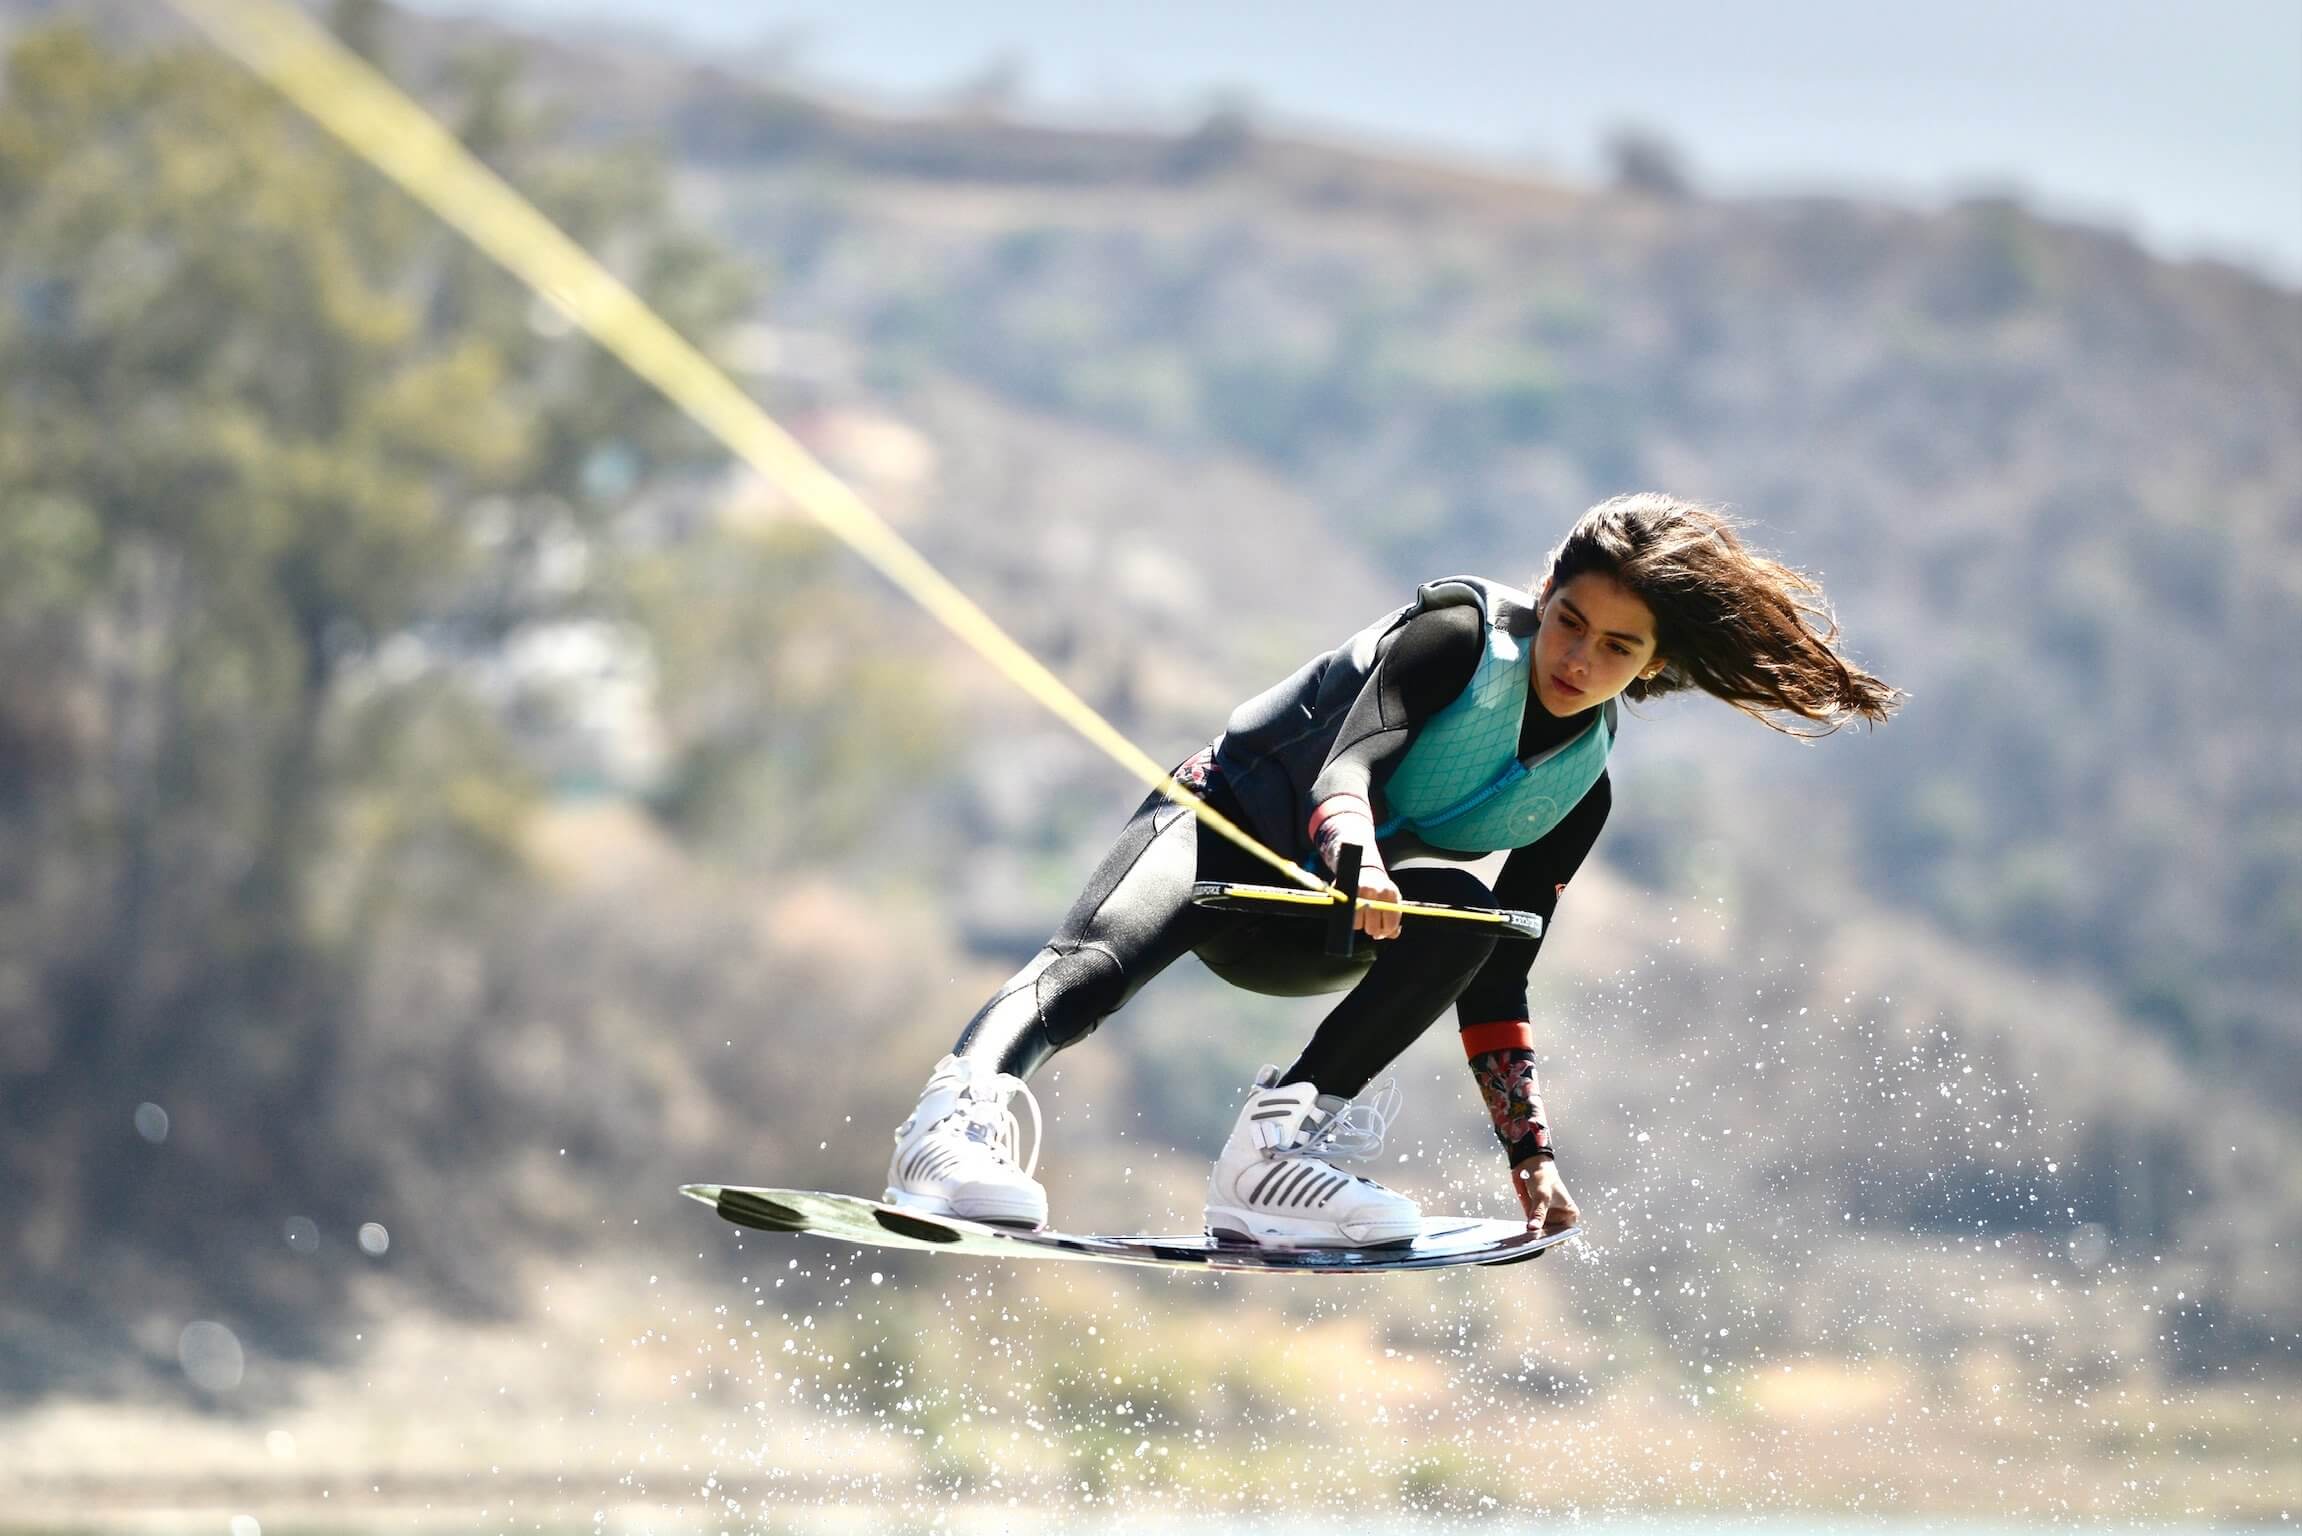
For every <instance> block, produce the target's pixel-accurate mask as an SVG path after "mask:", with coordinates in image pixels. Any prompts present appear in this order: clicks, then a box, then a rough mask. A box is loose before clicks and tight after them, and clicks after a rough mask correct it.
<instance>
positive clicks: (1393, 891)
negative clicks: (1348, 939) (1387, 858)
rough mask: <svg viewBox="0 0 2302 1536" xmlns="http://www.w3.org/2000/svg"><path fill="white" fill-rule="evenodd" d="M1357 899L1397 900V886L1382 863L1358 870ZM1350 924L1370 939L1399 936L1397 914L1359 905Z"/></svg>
mask: <svg viewBox="0 0 2302 1536" xmlns="http://www.w3.org/2000/svg"><path fill="white" fill-rule="evenodd" d="M1359 899H1360V900H1361V901H1366V900H1369V899H1373V900H1375V901H1397V900H1398V899H1399V888H1398V886H1396V885H1394V884H1392V883H1391V876H1390V874H1389V873H1388V872H1387V871H1386V870H1385V869H1384V868H1383V866H1382V865H1380V864H1377V865H1374V866H1372V867H1362V868H1361V869H1360V870H1359ZM1351 926H1352V927H1354V928H1356V929H1358V930H1359V932H1361V933H1363V934H1365V935H1366V936H1367V937H1368V938H1370V939H1395V938H1397V937H1398V936H1399V914H1398V913H1396V912H1382V911H1378V910H1376V909H1374V908H1372V907H1361V908H1359V909H1358V913H1357V919H1356V921H1354V922H1353V923H1352V924H1351Z"/></svg>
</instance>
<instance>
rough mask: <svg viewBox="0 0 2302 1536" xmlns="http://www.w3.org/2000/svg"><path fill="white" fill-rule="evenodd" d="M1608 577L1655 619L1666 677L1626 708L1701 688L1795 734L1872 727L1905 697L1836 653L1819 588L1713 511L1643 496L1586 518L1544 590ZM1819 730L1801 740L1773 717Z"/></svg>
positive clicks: (1640, 690) (1636, 685)
mask: <svg viewBox="0 0 2302 1536" xmlns="http://www.w3.org/2000/svg"><path fill="white" fill-rule="evenodd" d="M1586 571H1599V572H1603V573H1604V574H1606V575H1609V576H1612V577H1614V578H1615V580H1617V581H1619V582H1621V583H1622V584H1623V585H1624V586H1625V587H1627V588H1629V589H1630V590H1631V591H1632V592H1635V593H1636V594H1638V596H1639V598H1640V600H1641V601H1643V602H1645V604H1646V605H1647V607H1648V608H1650V609H1652V610H1653V611H1654V616H1655V648H1656V650H1657V652H1658V653H1659V654H1660V656H1661V658H1662V663H1663V665H1662V670H1661V671H1660V672H1657V673H1656V674H1655V675H1654V676H1653V677H1651V678H1639V679H1634V680H1633V681H1632V683H1631V685H1630V686H1629V687H1627V688H1625V689H1624V690H1623V693H1624V696H1625V697H1627V698H1630V699H1632V700H1639V699H1652V698H1659V697H1661V696H1662V695H1664V694H1667V693H1678V692H1681V691H1683V690H1685V689H1689V688H1699V689H1701V690H1702V691H1703V692H1705V693H1707V694H1710V695H1711V696H1712V697H1714V698H1719V699H1724V700H1725V701H1726V702H1727V703H1729V704H1732V705H1733V706H1734V707H1735V708H1737V709H1739V710H1741V711H1742V712H1743V713H1745V714H1747V715H1750V716H1751V717H1753V718H1754V719H1757V720H1760V721H1762V722H1764V723H1765V724H1767V725H1769V726H1772V727H1773V728H1774V729H1776V730H1778V731H1782V732H1785V733H1786V734H1789V735H1794V736H1826V735H1828V734H1830V733H1831V732H1832V731H1835V730H1837V729H1838V728H1839V727H1840V726H1842V725H1845V724H1846V723H1847V722H1849V721H1850V720H1854V719H1858V718H1859V719H1862V720H1867V721H1869V722H1871V723H1872V724H1874V725H1875V724H1878V723H1879V722H1881V721H1884V720H1885V719H1886V718H1887V716H1889V715H1890V714H1892V713H1893V712H1894V708H1895V705H1896V704H1897V703H1899V702H1900V701H1901V699H1902V694H1901V693H1900V692H1899V691H1898V690H1896V689H1894V688H1891V687H1889V686H1888V685H1887V684H1886V683H1884V682H1882V681H1880V680H1879V679H1878V678H1876V677H1873V676H1872V675H1871V674H1870V673H1868V672H1866V671H1864V670H1863V669H1862V668H1861V667H1859V666H1856V665H1855V664H1854V663H1853V662H1851V661H1849V660H1847V659H1846V657H1845V656H1844V655H1842V654H1840V651H1839V648H1838V619H1837V618H1836V616H1835V615H1833V614H1832V613H1831V610H1830V605H1829V603H1828V602H1827V601H1826V600H1825V599H1824V597H1823V593H1822V588H1821V587H1819V586H1818V585H1816V584H1815V582H1814V579H1813V578H1812V577H1809V576H1807V575H1805V574H1804V573H1802V572H1799V571H1794V570H1792V569H1791V568H1790V567H1789V566H1787V565H1784V564H1783V563H1782V562H1781V561H1779V560H1774V559H1770V558H1768V557H1767V556H1765V555H1762V554H1759V553H1757V552H1756V551H1754V550H1751V549H1748V548H1745V547H1744V545H1743V542H1742V540H1741V539H1739V538H1737V537H1736V536H1735V527H1734V524H1733V523H1732V522H1730V521H1729V520H1728V519H1727V518H1726V516H1725V515H1724V514H1722V513H1720V512H1718V511H1716V510H1715V509H1713V508H1710V507H1705V506H1701V505H1698V504H1696V503H1694V502H1691V501H1681V500H1679V499H1678V498H1677V497H1675V496H1665V495H1662V494H1660V493H1659V492H1654V491H1643V492H1640V493H1639V494H1637V495H1633V496H1617V497H1615V498H1613V499H1612V500H1610V501H1602V502H1600V503H1599V504H1598V505H1597V506H1595V507H1593V508H1591V509H1590V511H1588V512H1585V513H1584V514H1583V515H1582V517H1581V518H1580V519H1579V520H1578V521H1577V522H1576V523H1575V526H1574V528H1573V529H1572V530H1571V531H1570V532H1569V533H1568V534H1567V537H1566V540H1565V542H1564V543H1562V544H1560V545H1559V547H1558V548H1557V549H1554V550H1552V551H1551V557H1550V562H1549V569H1548V571H1547V572H1546V573H1545V577H1546V579H1545V580H1544V581H1543V582H1541V583H1539V584H1540V585H1544V586H1564V585H1566V584H1567V583H1568V582H1570V581H1572V580H1573V579H1574V578H1575V577H1577V576H1580V575H1582V574H1584V573H1585V572H1586ZM1778 715H1795V716H1797V717H1798V718H1799V719H1801V720H1811V721H1813V722H1814V723H1816V724H1817V725H1820V726H1821V727H1822V729H1821V730H1819V731H1800V730H1795V729H1793V728H1792V727H1790V726H1788V725H1785V724H1783V723H1782V722H1781V721H1780V720H1778V719H1776V718H1775V717H1776V716H1778Z"/></svg>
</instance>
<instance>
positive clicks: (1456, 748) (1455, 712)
mask: <svg viewBox="0 0 2302 1536" xmlns="http://www.w3.org/2000/svg"><path fill="white" fill-rule="evenodd" d="M1454 584H1455V583H1449V584H1448V585H1454ZM1434 585H1437V584H1436V583H1434ZM1461 585H1464V586H1467V587H1471V589H1472V590H1473V591H1474V592H1476V593H1477V597H1478V604H1479V611H1480V613H1481V615H1482V616H1483V617H1484V618H1485V619H1486V624H1487V648H1486V652H1485V654H1484V655H1482V656H1481V657H1480V658H1479V665H1478V668H1477V670H1475V671H1474V672H1472V674H1471V680H1470V682H1469V683H1468V684H1466V685H1465V686H1464V688H1463V691H1462V692H1461V693H1460V694H1458V695H1457V696H1456V697H1455V699H1454V700H1453V701H1452V702H1451V703H1449V704H1448V705H1446V707H1444V708H1443V709H1441V710H1440V711H1439V712H1438V713H1437V714H1435V715H1433V716H1432V717H1431V718H1430V719H1429V720H1428V721H1426V722H1425V723H1424V725H1423V728H1422V730H1421V731H1420V732H1419V733H1418V734H1417V735H1416V737H1415V743H1414V745H1413V746H1411V747H1409V748H1408V749H1407V755H1406V756H1405V757H1404V758H1403V759H1401V760H1400V763H1399V766H1398V767H1397V768H1396V769H1395V770H1393V772H1392V774H1391V778H1390V782H1389V783H1387V784H1385V785H1384V786H1383V800H1384V804H1385V807H1386V809H1387V810H1388V812H1389V818H1390V819H1389V820H1388V821H1386V822H1385V823H1384V824H1383V825H1382V826H1380V827H1378V828H1377V829H1376V832H1375V835H1376V836H1377V837H1378V838H1385V837H1389V836H1391V835H1392V834H1393V833H1399V832H1404V833H1408V834H1411V835H1412V836H1414V837H1415V838H1417V839H1418V840H1420V841H1421V842H1423V843H1425V844H1427V845H1428V846H1430V847H1432V848H1434V849H1440V850H1444V851H1446V852H1450V853H1493V852H1495V851H1497V850H1499V849H1504V848H1523V847H1525V846H1526V845H1527V844H1529V843H1531V842H1533V841H1535V840H1536V839H1537V838H1539V837H1541V836H1542V835H1543V834H1544V833H1546V832H1548V831H1550V830H1551V828H1553V827H1555V826H1557V825H1558V824H1559V823H1560V822H1561V821H1563V820H1564V819H1565V818H1566V814H1567V812H1569V811H1571V810H1573V809H1574V808H1575V804H1576V802H1578V801H1579V800H1581V799H1582V798H1583V796H1584V795H1586V794H1588V793H1589V792H1590V789H1591V786H1592V785H1594V784H1596V783H1598V781H1599V775H1600V774H1602V773H1604V772H1605V771H1606V766H1607V754H1608V752H1609V751H1611V750H1612V749H1613V747H1614V744H1615V729H1616V715H1615V704H1614V701H1613V700H1612V699H1609V700H1608V701H1607V702H1606V703H1605V704H1604V705H1603V706H1601V707H1600V709H1599V712H1598V714H1597V715H1596V716H1595V717H1594V718H1593V719H1592V721H1591V723H1590V725H1589V726H1587V727H1586V728H1584V729H1583V730H1582V731H1581V732H1579V733H1577V734H1576V735H1575V736H1573V737H1571V738H1570V739H1568V740H1566V741H1564V742H1561V743H1560V744H1559V745H1558V746H1555V747H1552V748H1551V749H1549V750H1548V751H1545V752H1541V753H1538V754H1536V755H1535V756H1534V757H1531V758H1528V759H1526V760H1525V761H1521V760H1520V758H1519V755H1518V749H1519V730H1520V727H1521V726H1522V725H1523V724H1524V722H1525V719H1526V712H1527V702H1528V700H1529V699H1530V698H1531V697H1532V692H1533V691H1532V690H1531V689H1530V688H1529V686H1528V684H1529V683H1530V682H1531V681H1532V679H1533V673H1534V648H1535V647H1534V633H1533V631H1532V630H1531V629H1529V630H1528V631H1527V632H1526V633H1523V634H1521V633H1514V626H1513V625H1511V624H1510V623H1509V622H1507V618H1508V615H1509V613H1510V612H1511V611H1512V610H1516V611H1518V612H1520V613H1526V612H1529V611H1531V610H1532V609H1533V608H1534V600H1533V599H1532V598H1530V597H1528V596H1527V595H1526V594H1525V593H1522V592H1515V591H1511V590H1509V589H1507V588H1506V589H1501V590H1499V591H1497V592H1495V593H1494V594H1493V595H1494V596H1499V597H1502V598H1505V599H1507V601H1504V602H1494V601H1490V600H1489V596H1490V594H1489V592H1488V591H1486V590H1483V589H1484V588H1485V587H1486V586H1487V584H1486V583H1478V584H1475V585H1474V584H1473V583H1470V582H1462V583H1461ZM1457 600H1458V601H1459V600H1460V599H1459V598H1458V599H1457ZM1537 707H1538V708H1539V707H1540V706H1537Z"/></svg>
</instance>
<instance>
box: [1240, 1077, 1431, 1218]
mask: <svg viewBox="0 0 2302 1536" xmlns="http://www.w3.org/2000/svg"><path fill="white" fill-rule="evenodd" d="M1278 1080H1279V1069H1278V1068H1277V1067H1265V1068H1264V1069H1263V1070H1262V1071H1260V1072H1258V1073H1256V1074H1255V1086H1254V1087H1253V1088H1252V1089H1250V1090H1249V1091H1248V1094H1247V1103H1246V1106H1245V1107H1244V1108H1242V1109H1241V1110H1240V1111H1239V1122H1238V1124H1237V1125H1235V1126H1233V1127H1232V1128H1231V1139H1230V1140H1228V1141H1226V1142H1225V1143H1223V1155H1222V1156H1221V1157H1219V1158H1217V1159H1216V1160H1215V1171H1214V1173H1213V1174H1212V1175H1211V1176H1210V1177H1209V1178H1208V1180H1207V1234H1208V1235H1209V1236H1210V1237H1212V1238H1214V1239H1215V1240H1216V1241H1217V1242H1221V1243H1254V1244H1258V1245H1260V1246H1262V1247H1265V1248H1372V1247H1376V1246H1378V1245H1380V1244H1384V1243H1402V1242H1406V1241H1409V1240H1410V1239H1412V1238H1414V1237H1416V1236H1418V1235H1420V1234H1421V1232H1422V1230H1423V1214H1422V1212H1421V1211H1419V1210H1418V1209H1416V1207H1415V1202H1414V1201H1412V1200H1409V1199H1408V1198H1407V1197H1406V1196H1405V1195H1402V1194H1400V1193H1399V1192H1398V1191H1397V1190H1394V1189H1385V1188H1384V1187H1383V1186H1382V1185H1380V1184H1378V1183H1376V1182H1375V1181H1374V1180H1373V1179H1367V1178H1361V1177H1360V1176H1359V1175H1357V1174H1354V1173H1345V1172H1343V1171H1342V1170H1341V1169H1338V1168H1336V1167H1335V1166H1334V1165H1333V1163H1332V1162H1331V1161H1330V1159H1332V1158H1336V1157H1372V1156H1374V1155H1375V1154H1376V1153H1377V1152H1380V1151H1381V1150H1382V1146H1383V1132H1384V1130H1385V1128H1386V1127H1387V1126H1388V1125H1389V1123H1390V1121H1391V1117H1392V1116H1393V1115H1394V1114H1396V1113H1397V1110H1398V1089H1397V1087H1396V1086H1395V1085H1394V1086H1390V1087H1387V1088H1386V1090H1385V1091H1384V1092H1382V1093H1381V1094H1379V1095H1378V1096H1377V1098H1376V1100H1375V1102H1373V1103H1370V1104H1353V1103H1352V1102H1351V1101H1350V1100H1348V1099H1342V1098H1337V1097H1335V1096H1334V1095H1332V1094H1329V1095H1325V1096H1321V1095H1320V1094H1319V1091H1318V1089H1317V1088H1315V1087H1313V1086H1312V1085H1311V1084H1309V1083H1293V1084H1290V1085H1289V1086H1287V1087H1285V1088H1280V1087H1276V1086H1274V1085H1275V1084H1276V1083H1277V1082H1278Z"/></svg>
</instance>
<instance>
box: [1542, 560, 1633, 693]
mask: <svg viewBox="0 0 2302 1536" xmlns="http://www.w3.org/2000/svg"><path fill="white" fill-rule="evenodd" d="M1541 611H1542V624H1541V627H1539V628H1538V629H1537V630H1536V631H1535V665H1534V674H1535V678H1534V688H1535V697H1536V699H1537V700H1539V701H1540V702H1541V704H1542V706H1543V708H1544V709H1546V710H1548V711H1549V712H1550V713H1552V714H1554V715H1559V716H1566V715H1572V714H1578V713H1580V712H1581V711H1583V710H1586V709H1589V708H1590V707H1592V706H1593V705H1595V704H1604V703H1605V702H1606V701H1607V700H1609V699H1611V698H1613V697H1614V696H1615V695H1616V694H1618V693H1620V692H1622V691H1623V690H1624V689H1625V688H1627V687H1629V686H1630V685H1631V683H1632V681H1633V680H1635V679H1637V678H1641V677H1652V676H1654V675H1655V674H1656V673H1657V672H1659V671H1661V670H1662V664H1663V663H1662V658H1661V657H1660V656H1658V655H1656V654H1655V615H1654V610H1653V609H1651V608H1649V607H1648V606H1647V605H1646V603H1645V602H1644V601H1643V600H1642V599H1641V598H1639V597H1638V596H1637V595H1636V594H1634V593H1633V592H1632V591H1631V590H1630V588H1628V587H1626V586H1624V585H1623V584H1622V583H1621V582H1619V581H1617V580H1615V579H1614V577H1612V576H1609V575H1607V574H1606V573H1605V572H1603V571H1585V572H1583V574H1581V575H1580V576H1577V577H1575V578H1574V579H1573V580H1571V581H1568V582H1565V583H1563V584H1561V585H1558V586H1554V587H1546V588H1544V590H1543V599H1542V610H1541Z"/></svg>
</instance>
